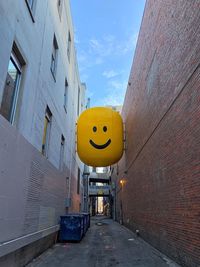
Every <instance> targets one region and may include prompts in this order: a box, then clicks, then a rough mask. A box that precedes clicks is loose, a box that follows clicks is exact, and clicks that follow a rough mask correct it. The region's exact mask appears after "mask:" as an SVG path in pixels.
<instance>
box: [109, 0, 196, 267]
mask: <svg viewBox="0 0 200 267" xmlns="http://www.w3.org/2000/svg"><path fill="white" fill-rule="evenodd" d="M199 21H200V13H199V1H186V0H185V1H160V0H158V1H154V0H148V1H147V2H146V7H145V12H144V15H143V20H142V25H141V29H140V33H139V38H138V43H137V47H136V52H135V56H134V60H133V65H132V70H131V74H130V78H129V82H128V89H127V92H126V97H125V102H124V105H123V110H122V116H123V120H124V122H125V130H126V150H125V154H124V156H123V158H122V160H121V161H120V162H119V164H118V165H116V166H115V168H114V170H113V174H112V178H113V179H114V180H115V181H116V196H117V203H116V208H117V209H116V215H117V219H118V221H120V222H122V223H123V224H125V225H126V226H127V227H129V228H130V229H132V230H133V231H135V230H139V233H140V235H141V237H142V238H144V239H145V240H147V241H148V242H149V243H151V244H152V245H153V246H155V247H156V248H158V249H159V250H161V251H162V252H164V253H165V254H167V255H168V256H169V257H171V258H173V259H174V260H176V261H177V262H178V263H180V264H181V266H193V267H194V266H200V246H199V244H200V221H199V214H200V158H199V154H200V145H199V144H200V109H199V107H200V89H199V84H200V78H199V77H200V68H199V62H200V49H199V36H200V28H199Z"/></svg>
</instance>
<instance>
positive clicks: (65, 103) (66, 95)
mask: <svg viewBox="0 0 200 267" xmlns="http://www.w3.org/2000/svg"><path fill="white" fill-rule="evenodd" d="M68 89H69V88H68V82H67V79H65V92H64V108H65V111H66V112H67V101H68Z"/></svg>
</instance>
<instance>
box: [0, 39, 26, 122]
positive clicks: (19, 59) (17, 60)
mask: <svg viewBox="0 0 200 267" xmlns="http://www.w3.org/2000/svg"><path fill="white" fill-rule="evenodd" d="M10 61H11V62H12V64H13V65H14V67H15V68H16V71H17V77H16V80H15V81H14V82H15V84H14V89H13V90H14V92H13V97H12V103H11V105H10V109H9V116H8V117H5V116H4V115H3V114H2V113H1V114H2V116H3V117H4V118H5V119H6V120H7V121H9V122H10V123H11V124H12V125H14V123H15V119H16V112H17V108H18V103H19V102H18V101H19V93H20V89H21V80H22V75H23V72H24V66H25V65H26V62H25V60H24V57H23V56H22V53H21V52H20V50H19V49H18V46H17V44H16V42H15V41H14V42H13V46H12V50H11V54H10V58H9V62H8V68H7V75H8V74H9V64H10ZM6 82H7V77H6V80H5V85H4V90H5V86H6ZM4 90H3V95H2V101H1V103H0V109H1V108H2V103H3V96H4V92H5V91H4Z"/></svg>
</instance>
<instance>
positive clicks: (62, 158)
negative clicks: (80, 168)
mask: <svg viewBox="0 0 200 267" xmlns="http://www.w3.org/2000/svg"><path fill="white" fill-rule="evenodd" d="M64 151H65V138H64V136H63V135H61V143H60V170H61V171H62V170H63V165H64Z"/></svg>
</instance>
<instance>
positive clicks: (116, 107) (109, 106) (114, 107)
mask: <svg viewBox="0 0 200 267" xmlns="http://www.w3.org/2000/svg"><path fill="white" fill-rule="evenodd" d="M106 107H107V108H111V109H113V110H115V111H118V112H119V113H121V111H122V105H117V106H112V105H108V106H106Z"/></svg>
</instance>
